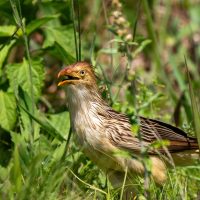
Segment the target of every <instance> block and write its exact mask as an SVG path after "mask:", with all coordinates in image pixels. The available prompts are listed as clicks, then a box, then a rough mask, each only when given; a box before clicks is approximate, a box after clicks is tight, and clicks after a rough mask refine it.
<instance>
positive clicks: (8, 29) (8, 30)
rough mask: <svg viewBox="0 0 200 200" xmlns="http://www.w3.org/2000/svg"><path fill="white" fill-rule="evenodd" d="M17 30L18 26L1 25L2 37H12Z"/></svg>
mask: <svg viewBox="0 0 200 200" xmlns="http://www.w3.org/2000/svg"><path fill="white" fill-rule="evenodd" d="M15 30H16V26H13V25H9V26H0V37H10V36H11V35H12V34H13V33H14V32H15Z"/></svg>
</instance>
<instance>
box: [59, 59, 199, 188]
mask: <svg viewBox="0 0 200 200" xmlns="http://www.w3.org/2000/svg"><path fill="white" fill-rule="evenodd" d="M58 80H59V82H58V86H64V87H65V89H66V99H67V104H68V110H69V113H70V123H71V127H72V130H73V132H74V133H75V137H76V141H77V143H78V144H79V145H80V147H81V148H82V150H83V152H84V153H85V154H86V156H88V157H89V158H90V159H91V160H92V161H93V162H94V163H96V164H97V165H98V166H99V167H100V168H101V169H102V170H103V171H104V172H105V173H106V174H107V175H108V178H109V180H110V182H111V184H112V185H113V186H114V187H119V185H120V184H122V182H123V180H124V173H125V172H126V173H127V174H128V177H130V178H129V180H131V181H132V179H134V178H135V177H136V176H138V177H144V176H145V170H146V169H145V165H144V162H143V159H142V158H143V157H142V156H144V150H145V152H146V154H147V156H148V159H149V160H150V162H151V175H150V177H151V179H152V180H153V181H154V182H155V183H156V185H159V186H160V185H161V186H162V185H163V184H164V183H165V182H166V180H167V167H168V166H169V165H170V164H169V163H168V162H166V159H165V157H166V156H167V157H168V156H169V157H170V158H171V159H172V161H173V163H175V164H176V163H178V164H179V165H185V164H186V165H187V164H190V162H192V159H191V157H192V156H191V155H193V154H194V156H197V157H198V153H197V152H196V151H198V148H199V147H198V142H197V139H196V138H195V137H191V136H188V135H187V134H186V133H185V132H184V131H182V130H181V129H179V128H177V127H175V126H172V125H169V124H167V123H164V122H161V121H159V120H155V119H149V118H145V117H142V116H137V121H138V125H139V131H138V132H139V133H134V132H133V130H132V128H131V127H132V125H131V123H130V121H129V118H128V117H127V116H126V115H125V114H122V113H119V112H117V111H115V110H114V109H113V108H112V107H110V106H109V104H108V103H107V102H106V101H105V100H104V99H103V98H102V96H101V93H100V91H99V88H98V85H97V82H96V81H97V78H96V74H95V72H94V68H93V66H92V65H91V64H90V63H88V62H86V61H80V62H76V63H74V64H71V65H69V66H66V67H65V68H63V69H61V70H60V72H59V73H58ZM159 141H165V143H166V145H160V146H158V148H154V147H153V144H156V142H159Z"/></svg>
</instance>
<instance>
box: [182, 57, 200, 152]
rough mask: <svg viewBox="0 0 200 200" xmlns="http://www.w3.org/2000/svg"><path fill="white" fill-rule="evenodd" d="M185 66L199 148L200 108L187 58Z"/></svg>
mask: <svg viewBox="0 0 200 200" xmlns="http://www.w3.org/2000/svg"><path fill="white" fill-rule="evenodd" d="M185 66H186V70H187V78H188V84H189V94H190V100H191V106H192V113H193V123H194V130H195V134H196V137H197V141H198V144H199V149H200V110H199V106H198V104H197V102H196V99H195V95H194V90H193V88H192V81H191V79H190V74H189V70H188V66H187V61H186V58H185Z"/></svg>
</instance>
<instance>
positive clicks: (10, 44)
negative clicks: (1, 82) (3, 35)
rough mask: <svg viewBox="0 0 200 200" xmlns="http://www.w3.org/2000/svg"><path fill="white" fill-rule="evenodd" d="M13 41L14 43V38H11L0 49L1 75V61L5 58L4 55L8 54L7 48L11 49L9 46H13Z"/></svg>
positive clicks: (1, 64) (1, 63)
mask: <svg viewBox="0 0 200 200" xmlns="http://www.w3.org/2000/svg"><path fill="white" fill-rule="evenodd" d="M14 43H15V40H12V41H11V42H10V43H9V44H7V45H5V46H4V47H3V49H2V50H1V51H0V76H1V73H2V72H1V69H2V66H3V63H4V61H5V59H6V57H7V56H8V52H9V50H10V49H11V47H12V46H13V44H14ZM0 47H1V46H0Z"/></svg>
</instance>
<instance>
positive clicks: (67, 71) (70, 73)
mask: <svg viewBox="0 0 200 200" xmlns="http://www.w3.org/2000/svg"><path fill="white" fill-rule="evenodd" d="M60 78H62V80H60V81H59V83H58V86H62V85H66V84H70V83H74V82H75V81H77V80H79V79H80V77H79V76H77V73H76V72H75V71H74V70H72V69H71V68H70V67H66V68H64V69H62V70H60V72H59V73H58V79H60Z"/></svg>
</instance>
